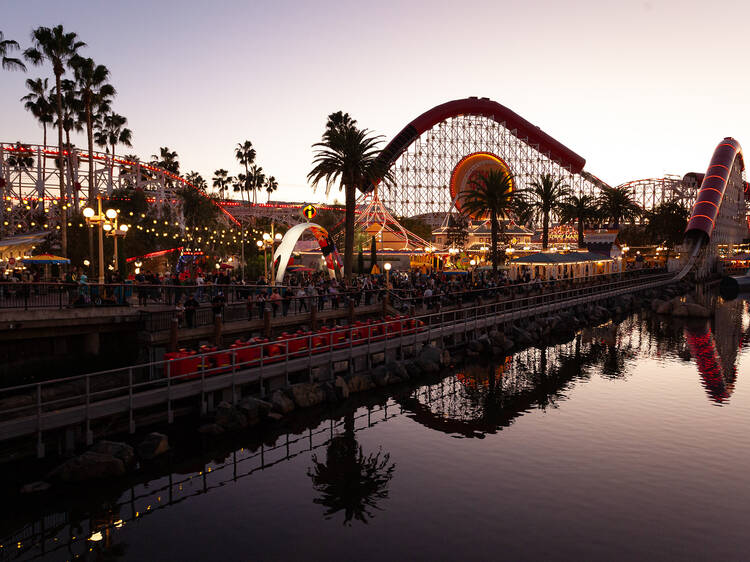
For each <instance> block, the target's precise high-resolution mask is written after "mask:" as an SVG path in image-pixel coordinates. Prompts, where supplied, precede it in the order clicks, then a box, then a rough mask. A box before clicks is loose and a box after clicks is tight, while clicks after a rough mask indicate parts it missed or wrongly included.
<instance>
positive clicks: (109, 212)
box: [104, 209, 117, 219]
mask: <svg viewBox="0 0 750 562" xmlns="http://www.w3.org/2000/svg"><path fill="white" fill-rule="evenodd" d="M104 214H105V215H107V218H108V219H113V218H115V217H116V216H117V211H115V210H114V209H107V212H106V213H104Z"/></svg>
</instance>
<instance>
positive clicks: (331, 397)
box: [320, 382, 339, 404]
mask: <svg viewBox="0 0 750 562" xmlns="http://www.w3.org/2000/svg"><path fill="white" fill-rule="evenodd" d="M320 389H321V390H322V391H323V394H324V395H325V401H326V402H328V403H329V404H335V403H336V402H338V401H339V396H338V394H337V393H336V390H335V389H334V388H333V383H331V382H324V383H322V384H321V385H320Z"/></svg>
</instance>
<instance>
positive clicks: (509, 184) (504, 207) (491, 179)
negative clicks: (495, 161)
mask: <svg viewBox="0 0 750 562" xmlns="http://www.w3.org/2000/svg"><path fill="white" fill-rule="evenodd" d="M469 186H471V187H472V188H473V189H470V190H467V191H463V192H461V195H460V201H459V204H460V207H461V210H462V211H463V212H464V213H466V214H468V215H473V216H475V217H486V216H487V215H489V219H490V236H491V237H490V242H491V248H490V252H491V255H492V270H493V271H494V272H495V273H497V266H498V265H499V262H500V259H499V256H498V253H497V242H498V235H499V232H500V223H499V222H498V219H500V218H503V219H504V218H506V217H508V216H509V215H510V213H511V211H512V209H513V176H512V175H511V174H510V173H509V172H507V171H506V170H503V169H500V170H490V171H488V172H487V173H485V174H480V175H479V177H478V178H477V179H475V180H471V181H470V182H469Z"/></svg>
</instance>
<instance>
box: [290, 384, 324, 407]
mask: <svg viewBox="0 0 750 562" xmlns="http://www.w3.org/2000/svg"><path fill="white" fill-rule="evenodd" d="M289 390H290V392H291V394H292V399H293V400H294V404H295V405H296V406H298V407H299V408H310V407H312V406H317V405H318V404H322V403H323V401H324V400H325V399H326V393H325V391H324V390H323V389H322V388H320V387H319V386H318V385H316V384H313V383H309V382H303V383H299V384H293V385H292V386H291V387H289Z"/></svg>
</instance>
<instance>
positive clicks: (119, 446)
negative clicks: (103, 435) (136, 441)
mask: <svg viewBox="0 0 750 562" xmlns="http://www.w3.org/2000/svg"><path fill="white" fill-rule="evenodd" d="M89 451H93V452H94V453H101V454H103V455H111V456H113V457H115V458H116V459H120V460H121V461H122V463H123V464H124V465H125V468H131V467H132V466H133V465H134V464H135V451H134V450H133V447H131V446H130V445H128V444H127V443H119V442H117V441H99V442H98V443H97V444H95V445H94V446H93V447H91V448H90V449H89Z"/></svg>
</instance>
